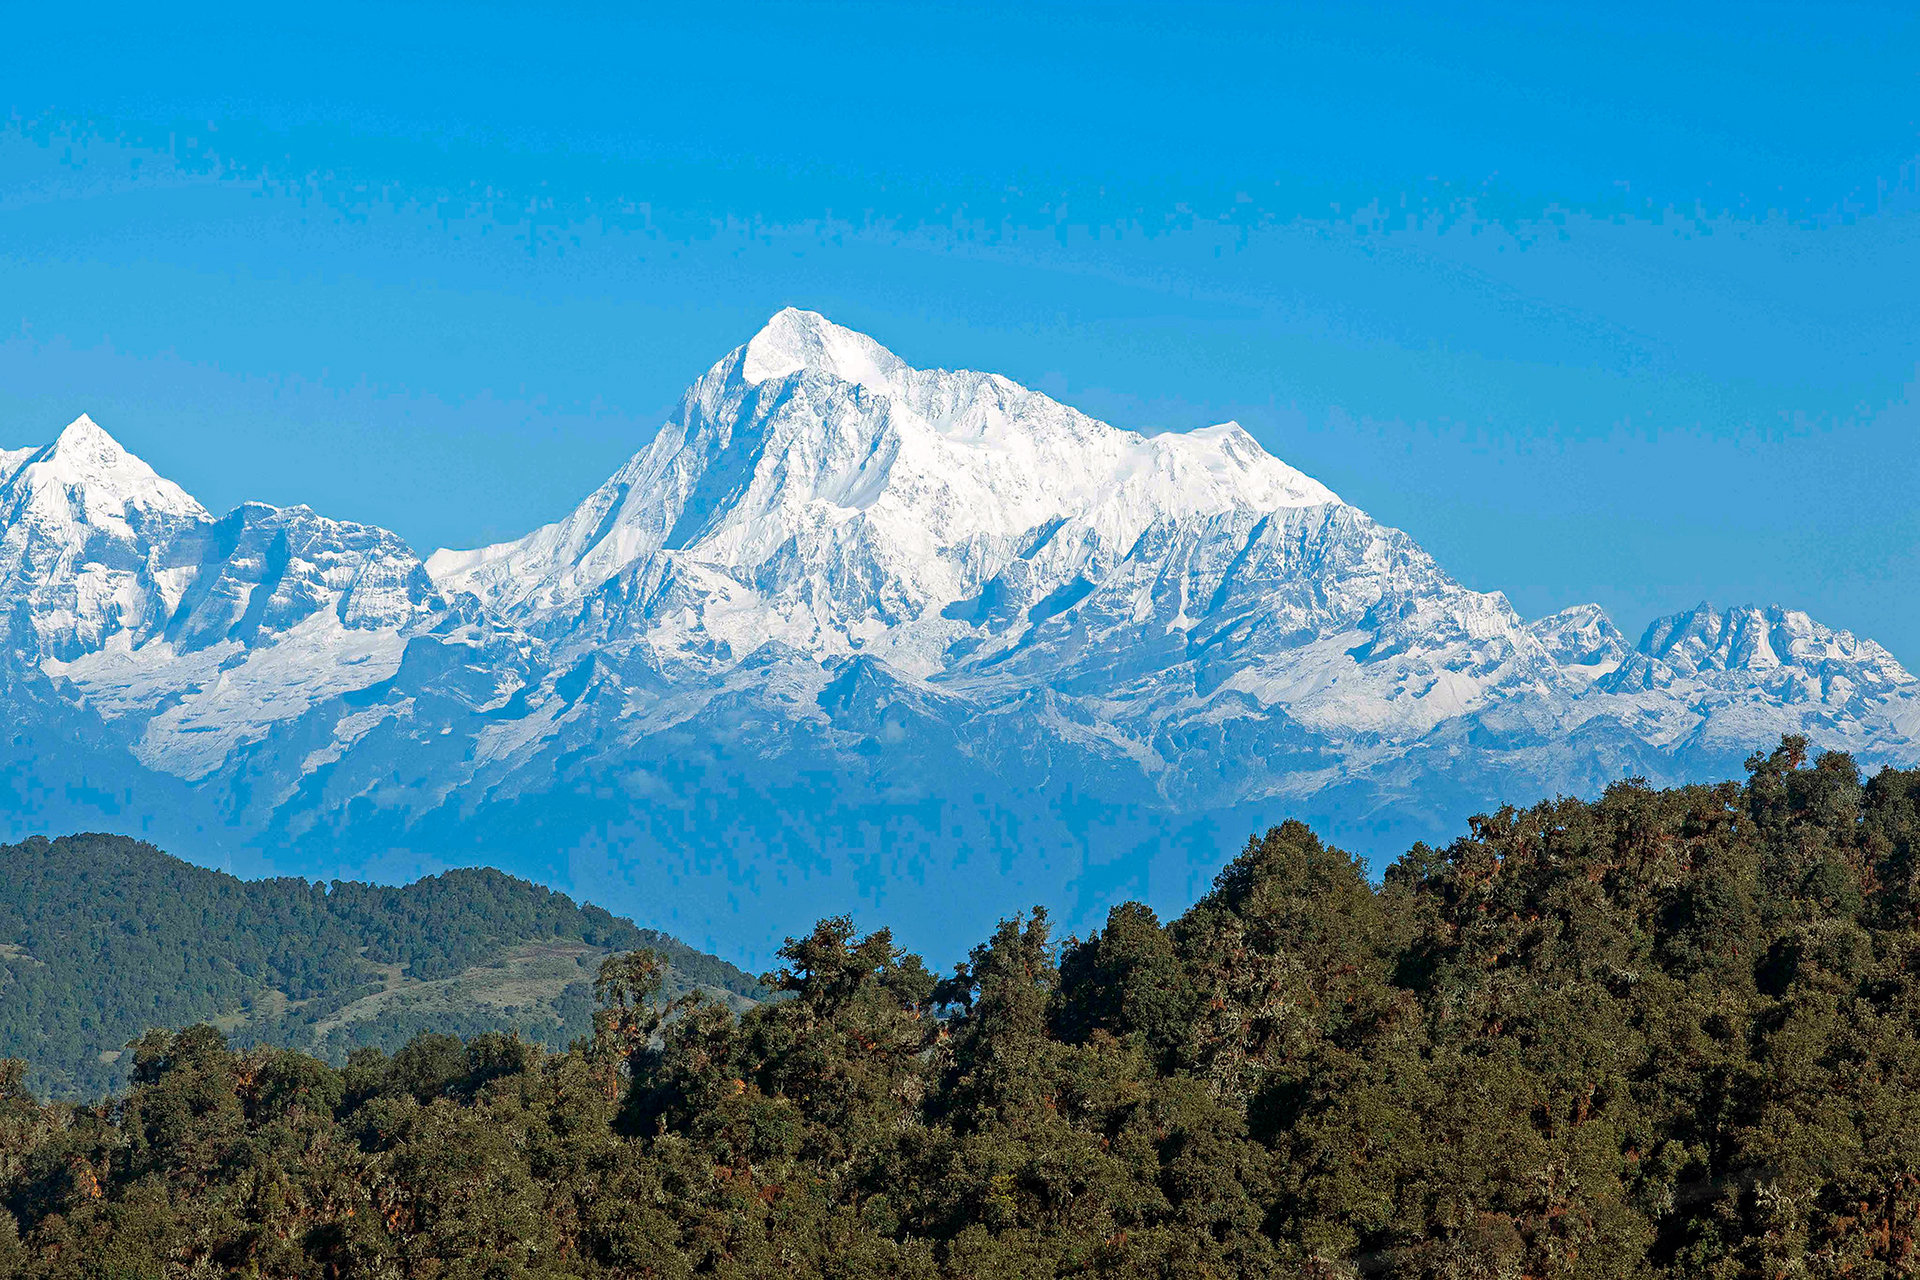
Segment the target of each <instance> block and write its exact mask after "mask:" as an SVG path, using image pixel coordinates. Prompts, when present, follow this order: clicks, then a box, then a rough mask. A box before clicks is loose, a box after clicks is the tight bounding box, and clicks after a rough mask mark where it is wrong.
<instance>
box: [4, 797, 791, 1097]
mask: <svg viewBox="0 0 1920 1280" xmlns="http://www.w3.org/2000/svg"><path fill="white" fill-rule="evenodd" d="M640 947H645V948H648V949H651V950H653V951H656V952H658V953H659V954H660V955H661V956H662V957H664V958H665V959H666V960H667V961H668V963H669V964H670V965H671V970H670V973H669V976H668V982H669V985H670V986H672V987H674V988H677V989H679V990H687V989H691V988H694V987H707V988H711V989H713V990H715V991H716V992H718V993H726V994H728V995H730V996H732V997H733V998H735V999H736V1000H738V999H740V998H742V997H752V996H754V995H755V994H756V993H757V992H758V986H757V984H756V982H755V980H754V979H753V978H752V977H751V976H749V975H748V974H746V973H743V972H742V971H741V970H739V969H736V968H735V967H733V966H732V965H730V964H727V963H726V962H724V961H722V960H719V959H717V958H715V957H713V956H709V955H704V954H702V953H700V952H698V951H695V950H693V949H692V948H691V947H688V946H686V945H685V944H683V943H681V942H679V941H677V940H675V939H673V938H670V937H668V936H666V935H665V934H661V933H657V932H654V931H652V930H647V929H640V928H637V927H636V926H635V925H634V924H633V923H632V922H631V921H629V920H623V919H619V918H616V917H615V916H613V915H611V914H609V913H608V912H606V911H603V910H601V909H600V908H599V907H594V906H577V905H575V903H574V902H573V901H572V900H571V899H569V898H568V897H567V896H566V895H564V894H560V893H555V892H553V891H552V890H550V889H544V888H541V887H540V886H538V885H534V884H529V883H528V882H526V881H524V880H518V879H515V878H514V877H512V876H507V875H503V874H501V873H500V872H498V871H491V870H459V871H449V872H446V873H445V874H443V875H439V876H434V877H432V878H430V879H426V880H421V881H419V882H417V883H415V884H410V885H407V886H405V887H401V888H394V887H388V886H382V885H370V884H359V883H355V882H352V881H334V882H333V883H332V884H330V885H323V884H317V883H310V882H308V881H304V880H296V879H275V880H255V881H248V880H239V879H236V878H235V877H233V876H230V875H224V874H222V873H220V872H217V871H209V870H206V869H205V868H202V867H196V866H194V865H192V864H191V863H187V862H182V861H181V860H180V859H178V858H174V857H170V856H168V855H167V854H165V853H162V852H161V851H160V850H158V849H156V848H154V847H153V846H152V845H148V844H143V843H140V842H139V841H136V840H130V839H127V838H125V837H122V836H108V835H77V836H68V837H64V838H62V839H58V840H46V839H41V838H35V839H31V840H27V841H24V842H22V843H20V844H16V845H7V846H0V1057H16V1058H21V1059H24V1060H26V1061H27V1062H28V1063H29V1064H30V1067H31V1069H32V1074H31V1076H30V1080H31V1083H32V1084H33V1085H34V1087H36V1088H38V1089H40V1090H41V1091H43V1092H52V1093H58V1094H61V1095H66V1096H73V1095H81V1096H96V1095H99V1094H101V1093H104V1092H106V1091H107V1090H108V1089H109V1088H111V1087H114V1086H116V1085H118V1084H120V1083H123V1082H124V1080H125V1079H126V1064H125V1062H124V1059H123V1056H122V1055H121V1054H120V1052H119V1051H120V1050H123V1049H124V1048H125V1047H126V1045H127V1043H128V1042H129V1041H130V1040H132V1039H133V1038H134V1037H136V1036H138V1035H140V1034H141V1033H142V1032H144V1031H147V1030H149V1029H150V1028H153V1027H180V1026H186V1025H189V1024H192V1023H195V1022H213V1023H215V1024H217V1025H219V1026H220V1027H221V1028H222V1029H223V1030H224V1031H226V1032H227V1033H228V1034H229V1035H230V1037H231V1038H232V1039H233V1040H235V1041H236V1042H237V1043H261V1044H272V1045H282V1046H297V1047H300V1048H305V1049H311V1050H313V1051H315V1052H317V1053H319V1054H321V1055H322V1056H323V1057H326V1058H328V1059H331V1060H334V1061H342V1060H344V1058H345V1055H346V1054H347V1052H348V1051H350V1050H351V1049H353V1048H354V1047H356V1046H360V1045H379V1046H383V1047H386V1048H397V1047H398V1046H399V1045H400V1044H402V1043H404V1042H405V1041H406V1040H407V1039H408V1038H409V1037H410V1036H412V1035H413V1034H414V1033H416V1032H419V1031H423V1030H432V1031H440V1032H455V1033H458V1034H462V1035H477V1034H480V1033H482V1032H485V1031H489V1030H510V1029H511V1030H519V1031H522V1032H523V1033H525V1034H527V1035H529V1036H530V1037H532V1038H534V1039H538V1040H541V1041H544V1042H546V1043H548V1044H551V1045H554V1046H556V1047H564V1046H565V1045H566V1043H567V1042H568V1041H569V1040H570V1039H571V1038H573V1037H574V1036H578V1035H582V1034H585V1033H586V1032H587V1031H588V1030H589V1028H590V1023H591V1017H590V1015H591V1008H592V999H591V986H592V980H593V974H594V972H595V970H597V969H598V967H599V965H600V962H601V961H602V960H604V959H605V958H606V957H607V956H608V955H610V954H612V953H614V952H617V951H629V950H632V949H635V948H640Z"/></svg>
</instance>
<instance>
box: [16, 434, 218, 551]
mask: <svg viewBox="0 0 1920 1280" xmlns="http://www.w3.org/2000/svg"><path fill="white" fill-rule="evenodd" d="M22 452H25V453H26V456H25V457H24V458H23V459H21V460H20V462H19V463H18V464H17V465H14V466H11V467H7V466H6V464H5V459H8V458H19V457H20V454H21V453H22ZM0 468H4V472H5V478H4V483H0V522H4V523H5V524H7V525H9V526H11V525H14V524H16V523H17V522H19V521H20V520H21V519H23V518H26V517H28V516H33V517H36V518H38V519H39V520H41V521H42V522H44V523H46V524H47V525H49V526H52V525H59V524H72V525H76V526H80V525H84V526H86V527H88V528H94V529H103V530H106V531H107V532H109V533H112V534H126V533H129V532H130V525H131V524H133V523H137V522H139V521H140V520H142V519H146V518H153V517H158V518H162V519H174V520H205V519H207V518H208V516H207V511H206V508H204V507H202V506H201V505H200V504H199V503H198V502H195V501H194V500H193V498H192V497H190V496H189V495H188V494H187V492H186V491H185V490H184V489H182V488H181V487H180V486H179V485H177V484H175V483H173V481H171V480H168V479H166V478H164V477H162V476H161V475H159V474H158V473H156V472H155V471H154V469H153V468H152V467H149V466H148V465H147V464H146V463H145V462H142V461H141V460H140V459H139V458H137V457H135V456H134V455H133V454H131V453H129V452H127V450H126V449H125V448H123V447H122V446H121V444H120V442H119V441H117V440H115V439H114V438H113V437H112V436H110V435H108V434H107V433H106V432H105V431H104V430H102V429H101V427H100V425H99V424H98V423H96V422H95V421H94V420H93V419H92V418H90V417H88V416H87V415H85V414H81V415H80V416H79V417H78V418H75V419H74V420H73V421H72V422H71V423H69V424H67V426H66V428H65V429H64V430H62V431H61V432H60V434H59V435H58V436H57V437H56V438H55V439H54V441H53V443H52V444H49V445H47V446H45V447H44V448H41V449H37V450H33V451H30V452H28V451H15V452H13V453H10V454H0Z"/></svg>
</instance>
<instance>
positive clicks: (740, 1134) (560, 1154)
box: [0, 739, 1920, 1280]
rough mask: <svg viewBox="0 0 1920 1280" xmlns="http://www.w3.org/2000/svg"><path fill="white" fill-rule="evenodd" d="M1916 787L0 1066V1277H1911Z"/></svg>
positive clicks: (1635, 802) (818, 937) (1268, 844)
mask: <svg viewBox="0 0 1920 1280" xmlns="http://www.w3.org/2000/svg"><path fill="white" fill-rule="evenodd" d="M1917 802H1920V771H1911V772H1901V771H1897V770H1887V771H1883V772H1880V773H1878V774H1877V775H1875V776H1873V777H1872V778H1870V779H1863V778H1862V777H1861V776H1860V773H1859V771H1858V769H1857V768H1856V767H1855V765H1854V763H1853V761H1852V760H1850V759H1849V758H1848V757H1846V756H1844V755H1838V754H1831V755H1824V756H1821V757H1819V758H1818V759H1817V760H1815V761H1813V762H1811V765H1809V762H1808V761H1807V760H1806V758H1805V744H1804V742H1802V741H1800V740H1797V739H1796V740H1790V741H1788V742H1786V743H1784V744H1783V745H1782V746H1781V747H1780V748H1779V749H1778V750H1776V751H1774V752H1773V753H1771V754H1769V755H1764V756H1756V757H1755V758H1754V759H1753V761H1752V762H1751V773H1750V776H1749V778H1748V780H1747V781H1746V782H1745V783H1744V784H1735V783H1726V784H1722V785H1719V786H1712V787H1708V786H1692V787H1686V788H1680V789H1674V790H1664V791H1663V790H1655V789H1653V788H1651V787H1648V786H1646V785H1644V784H1641V783H1636V782H1629V783H1622V784H1618V785H1616V786H1614V787H1613V788H1611V789H1609V790H1608V792H1607V793H1606V794H1605V795H1604V796H1603V797H1601V798H1600V799H1598V800H1596V801H1593V802H1586V801H1579V800H1564V799H1563V800H1558V801H1551V802H1547V803H1543V804H1537V805H1535V806H1533V807H1531V808H1527V809H1516V808H1511V807H1509V808H1504V809H1501V810H1499V811H1497V812H1494V813H1491V814H1488V815H1486V816H1483V817H1481V818H1478V819H1476V820H1475V821H1474V822H1473V823H1472V824H1471V826H1470V828H1469V830H1468V831H1467V832H1466V833H1465V834H1464V835H1461V836H1459V837H1458V838H1456V839H1454V840H1453V841H1452V842H1450V843H1449V844H1448V846H1447V847H1445V848H1444V849H1436V848H1431V847H1428V846H1425V845H1420V846H1416V847H1414V848H1413V849H1411V850H1410V851H1409V852H1408V853H1407V854H1406V855H1405V856H1404V857H1403V858H1402V859H1400V861H1399V862H1398V863H1396V864H1395V865H1394V867H1393V868H1392V869H1391V870H1390V871H1389V872H1388V873H1387V875H1386V877H1385V879H1384V881H1383V882H1381V883H1378V884H1375V883H1370V882H1369V880H1368V878H1367V876H1366V875H1365V871H1364V868H1363V866H1362V865H1361V864H1360V863H1359V861H1358V860H1357V859H1355V858H1353V857H1351V856H1350V855H1348V854H1346V853H1344V852H1342V851H1341V850H1339V849H1337V848H1333V847H1330V846H1328V845H1326V844H1325V843H1323V842H1322V841H1321V840H1319V839H1318V838H1316V837H1315V836H1314V835H1313V833H1312V832H1311V831H1309V830H1308V829H1307V828H1306V827H1304V826H1302V825H1301V824H1299V823H1287V824H1284V825H1282V826H1279V827H1276V828H1274V829H1272V830H1270V831H1268V832H1267V833H1266V834H1265V835H1264V836H1261V837H1258V838H1256V839H1253V840H1250V841H1249V842H1248V843H1247V845H1246V846H1245V849H1244V851H1243V852H1242V853H1241V855H1240V856H1239V857H1238V858H1236V859H1234V860H1233V861H1232V862H1231V863H1230V864H1229V865H1228V866H1227V867H1226V868H1225V869H1224V870H1223V871H1221V873H1220V874H1219V876H1218V877H1217V879H1216V880H1215V881H1214V884H1213V887H1212V889H1211V891H1210V892H1208V893H1207V894H1206V895H1205V896H1204V897H1202V898H1201V900H1200V901H1199V902H1197V903H1196V904H1194V905H1193V906H1192V907H1191V909H1189V910H1187V911H1186V912H1184V913H1183V914H1182V915H1180V916H1179V917H1178V918H1176V919H1173V920H1170V921H1166V922H1164V923H1163V922H1162V921H1161V920H1159V919H1158V918H1157V917H1156V916H1155V915H1154V913H1153V912H1152V911H1150V910H1147V909H1146V908H1144V907H1142V906H1139V905H1138V904H1129V905H1125V906H1122V907H1118V908H1116V909H1114V910H1113V911H1112V913H1111V914H1110V915H1109V916H1108V918H1107V920H1106V923H1105V927H1104V928H1102V929H1101V930H1099V931H1098V932H1096V933H1095V934H1093V935H1092V936H1091V937H1088V938H1085V939H1073V938H1068V939H1066V940H1065V941H1064V942H1061V941H1058V940H1056V939H1055V938H1054V936H1053V935H1052V933H1051V927H1050V922H1049V920H1048V919H1047V918H1046V916H1045V914H1044V913H1035V914H1034V915H1031V916H1028V917H1025V918H1013V919H1009V920H1007V921H1004V922H1003V923H1002V924H1001V925H1000V926H999V927H998V928H997V929H996V930H995V931H994V932H993V933H992V935H991V936H990V937H988V938H987V939H986V940H985V941H983V942H982V943H980V945H978V946H977V947H975V948H974V949H973V951H972V953H971V954H970V955H969V957H968V959H967V961H966V962H965V963H964V964H963V965H961V966H960V967H959V968H958V970H957V971H955V972H954V973H953V974H952V975H951V976H949V977H947V978H945V979H941V980H936V977H935V975H933V974H932V973H929V972H928V971H927V969H926V968H925V967H923V966H922V964H921V963H920V961H919V960H918V958H916V957H914V956H911V955H908V954H905V953H904V952H903V951H902V949H901V948H900V947H898V946H897V945H896V944H895V943H894V941H893V939H892V937H891V936H890V935H889V934H887V933H886V932H884V931H881V932H877V933H875V934H872V935H869V936H867V937H864V938H862V937H859V936H857V935H856V933H855V931H854V930H853V928H852V927H851V925H850V924H849V923H848V922H847V921H845V920H843V919H842V920H828V921H823V922H822V923H821V924H820V925H818V926H817V927H815V928H814V929H813V930H812V931H811V932H810V933H807V934H804V935H802V936H800V937H798V938H796V939H793V940H791V941H789V943H788V945H787V946H786V948H785V949H784V951H783V952H782V959H783V961H784V962H785V963H784V967H783V968H782V970H781V972H780V973H779V975H778V977H777V984H778V986H779V987H780V988H781V989H782V990H783V991H785V992H786V993H787V994H788V995H789V996H790V998H788V999H784V1000H770V1001H765V1002H762V1003H760V1004H758V1005H755V1006H754V1007H753V1008H751V1009H749V1010H747V1011H746V1012H745V1013H744V1014H743V1015H736V1014H734V1013H732V1012H731V1011H729V1010H727V1009H726V1008H724V1007H721V1006H719V1005H717V1004H714V1003H712V1002H704V1001H703V1002H680V1003H676V1004H671V1005H669V1004H667V1003H665V1002H664V1001H663V1000H662V999H661V994H662V993H661V992H659V990H658V989H657V982H656V975H654V974H653V973H651V972H649V970H648V969H647V967H646V966H645V964H644V963H623V964H621V965H616V966H613V967H612V968H611V969H610V970H609V971H608V972H607V973H606V974H605V975H604V977H605V981H603V982H602V984H601V987H600V990H601V992H602V994H603V996H604V1001H605V1003H604V1007H603V1009H602V1011H601V1012H600V1013H599V1014H598V1015H596V1021H595V1029H594V1035H593V1037H592V1038H591V1039H588V1040H582V1041H581V1042H579V1043H578V1044H577V1045H576V1047H575V1048H573V1049H572V1050H570V1051H569V1052H567V1053H564V1054H548V1053H543V1052H541V1051H540V1050H539V1049H538V1048H537V1047H535V1046H531V1045H528V1044H527V1043H526V1042H525V1041H523V1040H519V1039H516V1038H512V1037H506V1036H500V1035H490V1036H482V1037H480V1038H478V1039H474V1040H470V1041H468V1042H467V1043H466V1044H464V1045H462V1044H461V1043H460V1042H459V1041H457V1040H454V1039H452V1038H450V1037H444V1036H424V1037H421V1038H419V1039H417V1040H415V1041H413V1042H411V1043H410V1044H409V1045H407V1047H405V1048H404V1049H402V1050H401V1051H400V1052H399V1053H398V1054H395V1055H393V1056H392V1057H388V1056H386V1055H384V1054H380V1053H378V1052H375V1051H371V1050H363V1051H360V1052H359V1053H357V1054H355V1055H354V1056H353V1058H352V1059H351V1060H350V1061H349V1062H348V1064H347V1065H346V1066H345V1067H344V1068H343V1069H338V1070H336V1069H334V1068H331V1067H328V1066H326V1065H325V1064H323V1063H320V1062H318V1061H316V1060H314V1059H312V1058H309V1057H306V1056H304V1055H301V1054H298V1053H291V1052H284V1051H270V1050H260V1049H251V1050H243V1051H240V1052H238V1053H236V1052H234V1051H233V1050H231V1049H230V1048H229V1047H228V1046H227V1045H225V1044H224V1043H222V1040H221V1037H220V1035H219V1034H218V1032H216V1031H214V1030H212V1029H211V1028H204V1027H202V1028H196V1029H189V1030H186V1031H183V1032H180V1033H179V1034H177V1035H175V1034H168V1033H164V1032H160V1033H155V1034H153V1035H151V1036H148V1037H146V1038H144V1039H143V1040H142V1042H141V1043H140V1045H139V1046H138V1047H137V1049H136V1051H135V1053H134V1057H135V1059H136V1066H135V1071H134V1084H133V1087H132V1089H131V1091H130V1093H129V1094H128V1096H127V1097H126V1098H125V1099H124V1100H123V1101H122V1102H119V1103H117V1104H114V1105H110V1106H100V1107H88V1108H73V1107H61V1106H48V1105H43V1104H40V1103H39V1102H37V1101H35V1100H34V1099H33V1098H31V1097H30V1096H28V1095H27V1094H26V1093H24V1092H23V1091H21V1090H20V1089H19V1088H18V1085H17V1072H15V1073H11V1075H10V1073H9V1071H8V1069H7V1068H6V1067H5V1065H4V1064H0V1273H4V1274H16V1273H17V1274H19V1275H22V1276H30V1277H41V1276H44V1277H48V1278H49V1280H51V1278H52V1277H56V1276H73V1275H116V1274H117V1275H163V1274H169V1275H170V1274H179V1275H195V1274H218V1273H223V1272H224V1273H232V1274H257V1275H272V1276H286V1277H313V1278H314V1280H323V1278H324V1277H335V1276H349V1275H369V1276H372V1275H390V1276H422V1277H424V1276H452V1275H463V1276H464V1275H472V1276H482V1275H486V1276H526V1277H532V1276H580V1277H615V1276H654V1277H690V1276H696V1275H707V1276H728V1277H741V1278H742V1280H745V1278H747V1277H765V1276H782V1277H790V1278H791V1280H806V1278H811V1277H819V1278H821V1280H825V1278H826V1277H837V1278H840V1280H882V1278H883V1277H884V1278H886V1280H899V1278H902V1277H909V1278H918V1280H934V1278H935V1277H943V1278H944V1277H950V1278H952V1280H963V1278H964V1280H986V1278H989V1277H1001V1278H1005V1280H1012V1278H1014V1277H1050V1276H1080V1277H1107V1278H1111V1280H1121V1278H1123V1277H1130V1278H1131V1277H1137V1278H1141V1280H1145V1278H1147V1277H1158V1278H1161V1280H1165V1278H1167V1277H1182V1278H1184V1277H1220V1278H1222V1280H1224V1278H1225V1277H1236V1276H1244V1277H1273V1278H1276V1280H1278V1278H1280V1277H1298V1278H1301V1280H1306V1278H1313V1280H1358V1278H1359V1277H1380V1278H1389V1280H1466V1278H1470V1277H1485V1278H1488V1280H1491V1278H1494V1277H1521V1276H1532V1277H1539V1278H1541V1280H1545V1278H1547V1277H1555V1278H1563V1280H1571V1278H1574V1277H1590V1278H1591V1280H1625V1278H1630V1277H1649V1278H1650V1277H1669V1276H1671V1277H1680V1276H1719V1277H1746V1276H1754V1277H1760V1276H1804V1277H1829V1276H1833V1277H1837V1276H1849V1277H1892V1276H1899V1275H1911V1274H1913V1271H1914V1268H1915V1266H1916V1263H1920V1230H1917V1229H1916V1223H1920V1103H1917V1102H1916V1099H1920V911H1917V909H1920V803H1917Z"/></svg>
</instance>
